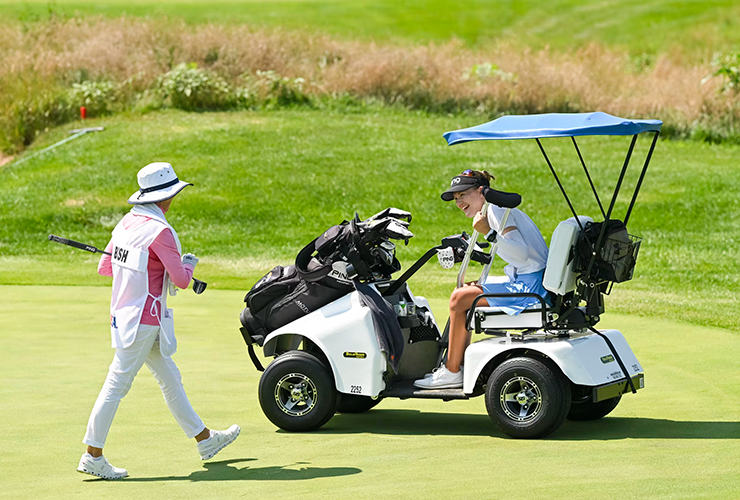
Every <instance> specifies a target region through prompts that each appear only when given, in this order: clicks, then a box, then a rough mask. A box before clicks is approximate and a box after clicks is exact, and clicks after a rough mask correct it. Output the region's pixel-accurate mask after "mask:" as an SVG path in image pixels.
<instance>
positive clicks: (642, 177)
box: [624, 132, 660, 226]
mask: <svg viewBox="0 0 740 500" xmlns="http://www.w3.org/2000/svg"><path fill="white" fill-rule="evenodd" d="M659 135H660V132H655V135H654V136H653V142H652V144H650V150H649V151H648V154H647V158H645V164H644V165H643V166H642V172H641V173H640V179H639V180H638V181H637V187H635V193H634V194H633V195H632V201H630V207H629V208H628V209H627V215H625V216H624V225H625V226H627V221H628V220H630V214H632V207H634V206H635V201H637V193H638V192H639V191H640V187H641V186H642V180H643V179H644V178H645V172H647V168H648V165H649V164H650V159H651V158H652V156H653V150H654V149H655V144H656V143H657V142H658V136H659Z"/></svg>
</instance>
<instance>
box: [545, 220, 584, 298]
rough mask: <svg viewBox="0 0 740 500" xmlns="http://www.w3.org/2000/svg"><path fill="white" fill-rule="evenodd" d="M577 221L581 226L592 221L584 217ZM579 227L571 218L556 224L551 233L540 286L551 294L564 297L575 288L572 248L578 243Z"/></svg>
mask: <svg viewBox="0 0 740 500" xmlns="http://www.w3.org/2000/svg"><path fill="white" fill-rule="evenodd" d="M578 220H579V221H580V222H581V226H585V225H586V223H587V222H592V221H593V219H592V218H591V217H586V216H584V215H580V216H578ZM581 226H579V225H578V222H577V221H576V218H575V217H571V218H570V219H567V220H564V221H563V222H561V223H560V224H558V227H556V228H555V232H553V233H552V239H551V240H550V251H549V253H548V255H547V267H545V276H544V278H543V280H542V286H544V287H545V289H546V290H547V291H549V292H551V293H553V294H556V295H565V294H566V293H568V292H572V291H573V290H575V288H576V276H577V274H576V272H575V271H574V269H573V268H574V264H575V260H576V259H575V253H574V251H573V248H574V247H575V245H576V243H577V241H578V235H579V233H580V232H581Z"/></svg>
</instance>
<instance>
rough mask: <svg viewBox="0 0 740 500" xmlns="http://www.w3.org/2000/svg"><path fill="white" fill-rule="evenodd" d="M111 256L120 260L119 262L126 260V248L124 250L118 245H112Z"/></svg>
mask: <svg viewBox="0 0 740 500" xmlns="http://www.w3.org/2000/svg"><path fill="white" fill-rule="evenodd" d="M113 258H114V259H116V260H120V261H121V262H126V259H128V250H124V249H123V248H120V247H114V249H113Z"/></svg>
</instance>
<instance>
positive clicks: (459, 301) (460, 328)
mask: <svg viewBox="0 0 740 500" xmlns="http://www.w3.org/2000/svg"><path fill="white" fill-rule="evenodd" d="M482 293H483V289H482V288H481V287H479V286H478V285H471V286H464V287H462V288H457V289H456V290H455V291H454V292H452V295H451V296H450V337H449V340H448V346H447V363H446V364H445V366H446V367H447V369H448V370H450V371H451V372H452V373H457V372H459V371H460V365H461V364H462V362H463V357H464V356H465V349H466V348H467V347H468V344H470V332H469V331H468V330H467V328H465V326H466V325H465V315H466V314H467V312H468V309H470V306H472V305H473V301H474V300H475V298H476V297H477V296H478V295H480V294H482ZM478 304H480V305H481V306H486V305H488V302H486V300H485V299H481V300H480V301H479V302H478Z"/></svg>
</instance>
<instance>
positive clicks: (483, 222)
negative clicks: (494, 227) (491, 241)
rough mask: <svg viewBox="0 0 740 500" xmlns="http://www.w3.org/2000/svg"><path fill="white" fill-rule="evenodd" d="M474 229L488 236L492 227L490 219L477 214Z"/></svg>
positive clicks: (474, 218)
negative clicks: (489, 223) (489, 222)
mask: <svg viewBox="0 0 740 500" xmlns="http://www.w3.org/2000/svg"><path fill="white" fill-rule="evenodd" d="M473 229H475V230H476V231H478V232H479V233H480V234H487V233H488V231H490V230H491V226H489V225H488V217H486V216H485V215H483V214H481V213H480V212H478V213H477V214H475V217H473Z"/></svg>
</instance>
